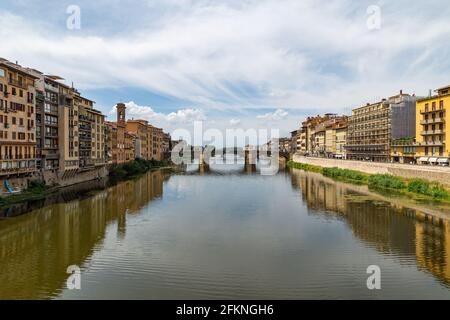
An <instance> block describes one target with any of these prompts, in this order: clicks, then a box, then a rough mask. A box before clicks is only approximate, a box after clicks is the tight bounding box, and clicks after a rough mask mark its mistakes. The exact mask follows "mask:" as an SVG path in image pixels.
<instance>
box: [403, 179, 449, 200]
mask: <svg viewBox="0 0 450 320" xmlns="http://www.w3.org/2000/svg"><path fill="white" fill-rule="evenodd" d="M408 191H409V192H414V193H418V194H423V195H426V196H431V197H433V198H435V199H445V198H449V197H450V194H449V193H448V191H447V190H445V189H444V188H442V187H440V186H431V185H430V183H429V182H427V181H425V180H420V179H415V180H412V181H411V182H410V183H409V185H408Z"/></svg>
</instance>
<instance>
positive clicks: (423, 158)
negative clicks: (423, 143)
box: [419, 157, 429, 162]
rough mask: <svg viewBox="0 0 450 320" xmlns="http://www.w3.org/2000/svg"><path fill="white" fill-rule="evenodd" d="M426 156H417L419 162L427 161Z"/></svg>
mask: <svg viewBox="0 0 450 320" xmlns="http://www.w3.org/2000/svg"><path fill="white" fill-rule="evenodd" d="M428 159H429V158H428V157H421V158H419V162H428Z"/></svg>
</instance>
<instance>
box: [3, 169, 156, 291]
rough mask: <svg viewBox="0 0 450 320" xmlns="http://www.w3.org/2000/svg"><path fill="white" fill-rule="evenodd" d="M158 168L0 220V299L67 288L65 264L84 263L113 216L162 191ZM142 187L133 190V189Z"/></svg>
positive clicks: (122, 222) (121, 222)
mask: <svg viewBox="0 0 450 320" xmlns="http://www.w3.org/2000/svg"><path fill="white" fill-rule="evenodd" d="M164 178H165V176H164V174H163V173H162V172H160V171H157V172H152V173H149V174H148V175H146V176H144V177H142V178H141V179H138V180H136V181H133V182H123V183H119V184H118V185H116V186H114V187H112V188H110V189H107V190H103V191H100V192H97V193H95V194H94V195H93V196H91V197H89V198H86V199H83V200H79V199H78V200H75V201H71V202H67V203H59V204H55V205H51V206H47V207H45V208H42V209H39V210H36V211H34V212H32V213H30V214H26V215H23V216H19V217H16V218H14V219H8V220H3V221H1V223H0V270H1V272H0V284H1V286H0V299H6V298H8V299H15V298H20V299H45V298H48V297H52V296H56V295H58V293H59V292H61V290H63V289H64V288H65V281H66V279H67V277H68V274H67V273H66V270H67V267H68V266H70V265H78V266H82V265H83V264H84V263H85V262H86V260H88V259H89V257H90V256H92V254H93V253H94V252H95V251H96V247H98V246H101V245H102V241H103V239H104V237H105V234H106V228H107V226H108V225H110V224H111V223H112V222H115V221H117V225H118V226H117V228H118V233H119V236H121V237H124V236H125V230H126V214H127V213H128V212H133V213H137V209H138V208H142V207H143V206H144V205H146V204H148V202H150V201H151V200H152V199H154V198H156V197H160V196H162V184H163V180H164ZM140 188H141V190H140V192H137V190H139V189H140Z"/></svg>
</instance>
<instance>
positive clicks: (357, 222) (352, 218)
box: [291, 170, 450, 284]
mask: <svg viewBox="0 0 450 320" xmlns="http://www.w3.org/2000/svg"><path fill="white" fill-rule="evenodd" d="M291 181H292V185H293V187H294V188H295V189H299V190H300V191H301V194H302V197H303V199H304V201H305V202H306V203H307V205H308V208H310V209H311V210H310V214H315V215H321V216H323V217H330V218H339V219H340V220H342V221H344V222H345V223H347V224H348V225H349V227H350V229H351V230H352V232H353V234H354V235H355V236H356V237H357V238H358V239H361V240H363V241H364V242H365V243H366V244H368V245H369V246H370V247H373V248H375V249H377V250H378V251H380V252H382V253H386V254H390V253H395V255H397V256H400V257H405V258H411V257H412V258H415V259H416V261H417V264H418V266H419V268H422V269H424V270H426V271H428V272H431V273H432V274H433V275H434V276H435V277H437V278H438V279H439V280H441V281H444V282H445V283H447V284H450V267H449V261H448V259H449V256H448V253H447V252H448V250H449V249H450V223H449V222H448V221H446V220H442V219H439V218H433V217H431V216H428V215H425V214H422V213H420V212H417V211H416V210H413V209H408V208H403V207H395V206H394V205H392V204H390V203H389V202H387V201H388V200H387V201H386V202H380V201H377V200H374V199H373V198H371V197H370V196H367V195H364V194H361V193H359V192H356V191H354V190H352V189H355V188H353V187H352V188H350V187H349V185H347V184H345V183H339V182H334V181H332V180H330V179H327V178H324V177H323V176H321V175H319V174H313V173H307V172H303V171H300V170H293V171H292V180H291ZM356 188H357V187H356ZM402 261H403V259H400V260H399V262H400V263H402Z"/></svg>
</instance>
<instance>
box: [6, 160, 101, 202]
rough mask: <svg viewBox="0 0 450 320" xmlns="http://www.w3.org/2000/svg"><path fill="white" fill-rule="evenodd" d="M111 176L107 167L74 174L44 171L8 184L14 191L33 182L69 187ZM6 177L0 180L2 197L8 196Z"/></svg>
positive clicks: (14, 178)
mask: <svg viewBox="0 0 450 320" xmlns="http://www.w3.org/2000/svg"><path fill="white" fill-rule="evenodd" d="M108 174H109V171H108V168H107V167H104V166H103V167H98V168H95V169H92V170H88V171H77V172H73V174H65V175H61V174H58V173H57V172H56V171H44V172H36V173H34V174H33V175H30V176H29V177H21V178H17V177H14V176H11V177H9V179H7V180H8V182H9V184H10V186H11V187H12V188H13V189H14V190H25V189H27V188H28V184H29V183H30V182H31V181H33V180H38V181H45V183H46V185H48V186H55V185H57V186H60V187H68V186H73V185H76V184H79V183H83V182H87V181H92V180H97V179H101V178H105V177H107V176H108ZM5 179H6V177H3V178H2V179H0V182H1V185H0V195H8V194H9V193H8V191H7V190H6V188H5V185H4V180H5Z"/></svg>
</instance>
